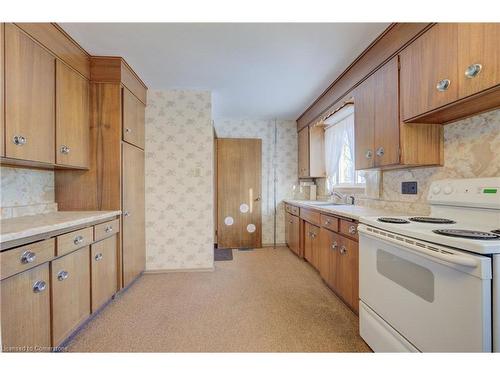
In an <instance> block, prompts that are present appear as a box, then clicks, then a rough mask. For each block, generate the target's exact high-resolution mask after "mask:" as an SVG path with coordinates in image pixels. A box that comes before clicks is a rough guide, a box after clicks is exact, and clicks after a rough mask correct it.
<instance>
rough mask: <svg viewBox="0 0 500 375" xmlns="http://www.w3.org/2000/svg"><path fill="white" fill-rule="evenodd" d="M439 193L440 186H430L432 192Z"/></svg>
mask: <svg viewBox="0 0 500 375" xmlns="http://www.w3.org/2000/svg"><path fill="white" fill-rule="evenodd" d="M439 193H441V187H440V186H438V185H436V186H434V187H433V188H432V194H434V195H436V194H439Z"/></svg>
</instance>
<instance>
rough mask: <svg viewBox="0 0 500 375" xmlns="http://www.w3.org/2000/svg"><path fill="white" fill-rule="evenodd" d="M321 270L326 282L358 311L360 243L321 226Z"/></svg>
mask: <svg viewBox="0 0 500 375" xmlns="http://www.w3.org/2000/svg"><path fill="white" fill-rule="evenodd" d="M319 254H320V256H319V259H320V260H319V272H320V275H321V277H322V278H323V280H324V281H325V283H326V284H327V285H328V286H329V287H330V288H331V289H332V290H333V291H334V292H335V293H336V294H337V295H338V296H339V297H340V298H342V300H343V301H344V302H345V303H346V304H347V305H348V306H349V307H350V308H351V309H352V310H353V311H354V312H356V313H358V311H359V306H358V305H359V301H358V299H359V271H358V267H359V258H358V243H357V242H356V241H354V240H351V239H349V238H347V237H344V236H342V235H340V234H338V233H336V232H332V231H331V230H328V229H325V228H321V231H320V248H319Z"/></svg>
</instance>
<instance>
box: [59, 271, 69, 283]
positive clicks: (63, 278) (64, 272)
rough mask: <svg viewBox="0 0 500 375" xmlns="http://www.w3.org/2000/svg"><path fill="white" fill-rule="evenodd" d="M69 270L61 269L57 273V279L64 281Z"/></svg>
mask: <svg viewBox="0 0 500 375" xmlns="http://www.w3.org/2000/svg"><path fill="white" fill-rule="evenodd" d="M68 276H69V272H68V271H59V273H58V274H57V280H59V281H64V280H66V279H67V278H68Z"/></svg>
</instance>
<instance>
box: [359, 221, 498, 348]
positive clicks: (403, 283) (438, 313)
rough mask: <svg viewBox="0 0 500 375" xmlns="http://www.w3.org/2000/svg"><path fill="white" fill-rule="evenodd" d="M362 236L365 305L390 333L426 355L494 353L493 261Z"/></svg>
mask: <svg viewBox="0 0 500 375" xmlns="http://www.w3.org/2000/svg"><path fill="white" fill-rule="evenodd" d="M358 230H359V295H360V299H361V301H362V302H363V303H364V304H366V305H367V306H368V307H369V308H370V309H371V310H372V311H373V312H374V313H376V314H377V315H378V316H379V317H380V318H381V319H382V320H383V321H384V322H386V323H387V324H388V325H389V326H390V328H392V329H393V330H394V331H395V332H397V333H398V334H399V335H401V336H402V338H404V339H405V340H406V341H407V342H409V343H411V344H412V345H413V346H414V347H415V348H416V349H417V350H419V351H421V352H490V351H491V348H492V343H491V342H492V338H491V260H490V258H488V257H484V256H479V255H475V254H474V255H473V254H470V253H467V252H462V251H457V250H454V249H448V248H444V247H440V246H437V245H433V244H428V243H425V242H422V241H418V240H414V239H410V238H405V237H403V236H399V235H394V234H393V233H389V232H386V231H383V230H379V229H376V228H372V227H368V226H366V225H359V227H358ZM361 319H363V317H361ZM364 323H365V322H363V321H362V322H360V325H361V327H363V324H364ZM361 336H363V332H362V330H361ZM368 340H370V339H369V338H368ZM365 341H366V339H365ZM367 343H368V345H370V342H369V341H367ZM386 347H387V346H386ZM372 349H374V350H375V351H376V350H377V348H372ZM395 350H397V349H395Z"/></svg>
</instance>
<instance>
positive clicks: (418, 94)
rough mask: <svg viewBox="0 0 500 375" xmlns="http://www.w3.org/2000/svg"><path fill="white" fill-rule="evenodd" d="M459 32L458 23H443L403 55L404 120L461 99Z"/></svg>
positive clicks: (410, 46) (402, 97)
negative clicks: (458, 60)
mask: <svg viewBox="0 0 500 375" xmlns="http://www.w3.org/2000/svg"><path fill="white" fill-rule="evenodd" d="M457 32H458V26H457V24H456V23H439V24H437V25H435V26H433V27H431V28H430V29H429V30H428V31H426V32H425V33H424V34H423V35H422V36H420V37H419V38H418V39H417V40H415V41H414V42H413V43H411V44H410V45H409V46H408V47H407V48H405V49H404V50H403V51H402V52H401V54H400V57H401V113H402V117H403V120H408V119H411V118H413V117H416V116H418V115H421V114H424V113H426V112H428V111H431V110H433V109H436V108H438V107H441V106H443V105H446V104H449V103H451V102H453V101H455V100H457V99H458V63H457V55H458V39H457ZM446 82H448V86H446ZM438 86H439V87H438Z"/></svg>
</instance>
